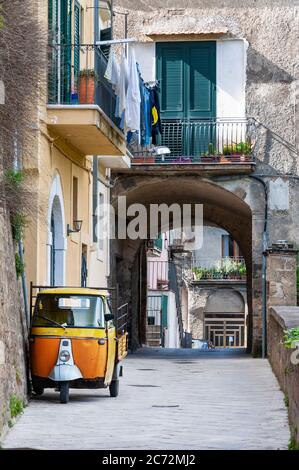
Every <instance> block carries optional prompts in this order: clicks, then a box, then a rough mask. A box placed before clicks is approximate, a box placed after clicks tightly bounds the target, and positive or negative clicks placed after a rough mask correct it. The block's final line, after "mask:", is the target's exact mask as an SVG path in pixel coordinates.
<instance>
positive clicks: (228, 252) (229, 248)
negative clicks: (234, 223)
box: [222, 235, 240, 258]
mask: <svg viewBox="0 0 299 470" xmlns="http://www.w3.org/2000/svg"><path fill="white" fill-rule="evenodd" d="M239 256H240V249H239V246H238V244H237V242H236V241H235V240H234V239H233V238H232V237H231V235H222V258H226V257H230V258H238V257H239Z"/></svg>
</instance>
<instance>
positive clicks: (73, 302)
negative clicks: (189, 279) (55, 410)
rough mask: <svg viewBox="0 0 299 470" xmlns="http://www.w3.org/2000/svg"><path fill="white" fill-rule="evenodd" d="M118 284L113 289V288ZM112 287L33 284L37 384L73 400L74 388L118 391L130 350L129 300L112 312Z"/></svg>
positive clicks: (33, 356)
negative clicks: (123, 365) (125, 360)
mask: <svg viewBox="0 0 299 470" xmlns="http://www.w3.org/2000/svg"><path fill="white" fill-rule="evenodd" d="M111 290H112V289H111ZM111 290H110V289H102V288H85V287H82V288H78V287H75V288H71V287H68V288H67V287H42V286H33V285H31V289H30V291H31V294H30V297H31V312H32V318H31V329H30V365H31V378H32V388H33V391H34V393H35V394H36V395H42V393H43V392H44V389H45V388H54V389H56V390H57V391H59V393H60V402H61V403H67V402H68V401H69V388H107V387H109V390H110V395H111V396H112V397H117V396H118V391H119V377H120V376H121V375H122V366H121V361H122V359H124V358H125V356H126V355H127V352H128V333H127V313H128V312H127V305H123V306H122V307H119V308H118V309H117V310H116V313H117V315H116V316H115V315H114V314H113V313H112V309H111V303H110V297H111V296H110V294H111Z"/></svg>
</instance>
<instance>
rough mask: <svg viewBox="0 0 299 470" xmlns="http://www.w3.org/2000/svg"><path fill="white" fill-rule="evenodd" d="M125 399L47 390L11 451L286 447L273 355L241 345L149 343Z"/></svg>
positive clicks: (130, 370)
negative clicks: (260, 355)
mask: <svg viewBox="0 0 299 470" xmlns="http://www.w3.org/2000/svg"><path fill="white" fill-rule="evenodd" d="M120 387H121V389H120V397H119V398H118V399H117V398H110V396H109V393H108V390H71V395H70V402H69V404H68V405H61V404H60V403H59V395H58V393H56V392H53V391H49V390H46V391H45V394H44V395H43V396H42V397H39V398H36V399H34V400H33V401H31V403H30V405H29V406H28V407H27V408H26V409H25V412H24V414H23V415H22V416H21V417H20V419H19V421H18V422H17V423H16V424H15V426H14V427H13V428H12V430H11V431H10V432H9V434H8V435H7V436H6V439H5V440H4V442H3V443H2V446H3V447H4V448H6V449H12V448H14V449H17V448H23V449H24V448H26V449H32V448H34V449H78V448H81V449H111V450H115V449H210V450H211V449H215V450H216V449H287V447H288V441H289V438H290V435H289V426H288V417H287V410H286V407H285V404H284V396H283V393H282V392H281V391H280V389H279V385H278V383H277V381H276V379H275V376H274V375H273V373H272V371H271V367H270V365H269V363H268V361H267V360H263V359H253V358H252V357H250V356H248V355H246V354H245V352H243V351H242V350H234V351H232V350H222V351H220V350H209V351H206V352H204V351H199V350H195V349H180V350H174V349H154V348H145V349H142V350H139V351H138V352H137V353H135V354H131V355H129V356H128V358H127V359H126V361H125V362H124V377H123V378H122V379H121V384H120Z"/></svg>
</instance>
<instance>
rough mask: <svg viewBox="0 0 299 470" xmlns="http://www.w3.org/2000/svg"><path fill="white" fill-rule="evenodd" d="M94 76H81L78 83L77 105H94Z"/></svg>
mask: <svg viewBox="0 0 299 470" xmlns="http://www.w3.org/2000/svg"><path fill="white" fill-rule="evenodd" d="M94 90H95V83H94V76H93V75H81V76H80V82H79V103H80V104H94Z"/></svg>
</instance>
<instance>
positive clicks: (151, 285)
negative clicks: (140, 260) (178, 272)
mask: <svg viewBox="0 0 299 470" xmlns="http://www.w3.org/2000/svg"><path fill="white" fill-rule="evenodd" d="M168 270H169V264H168V261H149V260H148V261H147V287H148V289H151V290H163V289H168V283H169V281H168V277H169V273H168Z"/></svg>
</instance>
